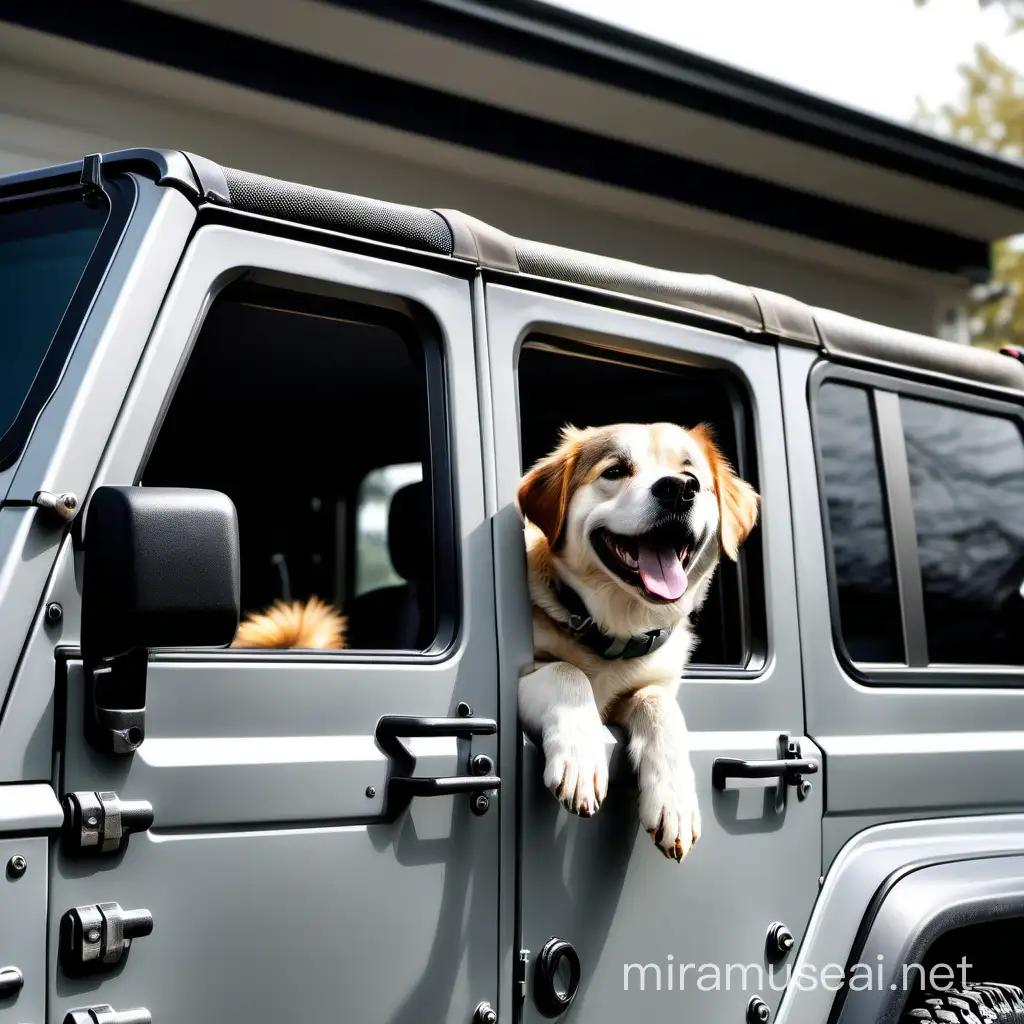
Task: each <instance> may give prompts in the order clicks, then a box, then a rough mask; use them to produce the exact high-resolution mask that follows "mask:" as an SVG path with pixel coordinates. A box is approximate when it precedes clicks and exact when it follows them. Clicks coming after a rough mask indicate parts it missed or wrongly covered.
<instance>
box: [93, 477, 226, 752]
mask: <svg viewBox="0 0 1024 1024" xmlns="http://www.w3.org/2000/svg"><path fill="white" fill-rule="evenodd" d="M84 552H85V555H84V559H85V560H84V567H83V586H82V661H83V663H84V668H85V673H86V709H85V721H86V732H87V736H88V739H89V742H90V743H92V744H93V746H95V747H96V748H97V749H99V750H102V751H105V752H108V753H109V752H113V753H119V754H127V753H131V752H132V751H133V750H135V749H136V748H137V747H138V746H139V744H140V743H142V741H143V739H144V738H145V717H146V665H147V662H148V657H149V652H150V651H152V650H157V649H160V648H180V647H226V646H227V645H228V644H230V643H231V641H232V640H233V639H234V637H235V632H236V631H237V629H238V617H239V587H238V583H239V568H238V564H239V558H238V519H237V516H236V514H235V506H234V505H233V504H232V502H231V500H230V498H228V497H227V495H224V494H221V493H219V492H218V491H205V490H194V489H191V488H172V487H100V488H98V489H97V490H96V492H95V493H94V494H93V496H92V500H91V501H90V502H89V509H88V514H87V517H86V523H85V541H84Z"/></svg>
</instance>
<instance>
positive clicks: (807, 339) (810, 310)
mask: <svg viewBox="0 0 1024 1024" xmlns="http://www.w3.org/2000/svg"><path fill="white" fill-rule="evenodd" d="M101 165H102V166H103V167H106V168H108V169H110V170H127V171H136V172H138V173H141V174H144V175H145V176H147V177H150V178H152V179H154V180H155V181H157V183H158V184H161V185H167V186H170V187H173V188H176V189H178V190H179V191H181V192H183V193H184V194H185V195H186V196H188V197H189V198H190V199H191V200H192V201H194V202H195V203H196V204H197V205H206V206H212V207H214V208H217V209H221V210H225V211H229V210H230V211H235V212H237V213H242V214H250V215H255V216H259V217H265V218H272V219H274V220H277V221H282V222H289V223H291V224H297V225H303V226H305V227H308V228H317V229H321V230H323V231H330V232H340V233H343V234H345V235H347V236H350V237H354V238H360V239H366V240H368V241H371V242H376V243H383V244H386V245H388V246H398V247H401V248H403V249H406V250H411V251H412V252H418V253H429V254H433V255H435V256H441V257H449V258H451V259H455V260H460V261H464V262H466V263H468V264H472V265H476V266H478V267H480V268H482V269H483V270H484V271H486V272H488V273H489V274H492V275H528V276H530V277H531V278H540V279H544V280H546V281H550V282H553V283H558V284H560V285H563V286H569V287H573V286H575V287H578V288H585V289H591V290H601V291H608V292H616V293H619V294H621V295H627V296H631V297H633V298H635V299H638V300H642V301H644V302H654V303H658V304H660V305H662V306H669V307H674V308H675V309H676V310H678V311H680V313H682V314H684V315H686V314H689V315H692V316H694V317H696V318H698V319H699V318H702V317H710V318H713V319H714V320H715V322H716V323H715V327H716V329H717V330H719V331H721V330H722V329H723V328H724V329H727V330H729V329H731V330H733V331H735V332H737V333H743V334H746V335H749V336H751V337H753V338H763V339H764V340H771V339H778V340H781V341H784V342H788V343H792V344H798V345H806V346H811V347H815V348H818V349H819V350H820V351H821V352H822V353H823V354H826V355H828V356H829V357H830V358H832V359H835V360H837V361H844V362H851V363H856V364H861V365H865V364H873V365H876V366H879V365H880V366H886V367H889V368H893V367H902V368H905V369H906V370H908V371H912V372H913V371H919V372H924V373H927V374H928V375H930V376H931V375H935V374H938V375H942V376H944V377H947V378H953V379H957V380H960V381H962V382H969V383H975V384H983V385H987V386H990V387H997V388H1005V389H1009V390H1012V391H1015V392H1020V391H1024V363H1021V362H1019V361H1018V360H1015V359H1012V358H1006V357H1005V356H1003V355H1000V354H998V353H994V352H991V351H988V350H984V349H977V348H971V347H969V346H965V345H960V344H957V343H955V342H949V341H943V340H940V339H937V338H933V337H929V336H927V335H920V334H914V333H912V332H909V331H903V330H899V329H896V328H892V327H885V326H882V325H879V324H875V323H871V322H869V321H866V320H860V319H857V318H855V317H851V316H847V315H845V314H842V313H837V312H835V311H832V310H826V309H821V308H818V307H814V306H810V305H807V304H806V303H803V302H801V301H799V300H797V299H793V298H791V297H789V296H785V295H780V294H778V293H776V292H772V291H767V290H765V289H761V288H752V287H749V286H746V285H741V284H737V283H735V282H732V281H727V280H725V279H724V278H720V277H716V276H713V275H709V274H690V273H681V272H677V271H669V270H661V269H658V268H655V267H648V266H644V265H643V264H639V263H631V262H629V261H626V260H618V259H613V258H611V257H606V256H597V255H593V254H590V253H585V252H579V251H576V250H573V249H568V248H564V247H562V246H557V245H549V244H546V243H543V242H534V241H529V240H527V239H522V238H518V237H516V236H514V235H511V234H508V233H506V232H505V231H502V230H501V229H499V228H496V227H493V226H491V225H490V224H486V223H484V222H483V221H480V220H477V219H476V218H474V217H471V216H469V215H467V214H465V213H461V212H459V211H456V210H446V209H438V210H426V209H421V208H418V207H413V206H404V205H401V204H398V203H389V202H384V201H382V200H377V199H367V198H364V197H362V196H354V195H349V194H347V193H344V192H335V191H332V190H330V189H322V188H316V187H314V186H311V185H301V184H297V183H295V182H289V181H282V180H280V179H277V178H271V177H267V176H265V175H260V174H253V173H250V172H248V171H242V170H237V169H235V168H230V167H222V166H221V165H219V164H217V163H214V162H213V161H212V160H208V159H206V158H205V157H200V156H196V155H194V154H191V153H184V152H179V151H173V150H155V149H153V150H150V149H130V150H119V151H117V152H113V153H108V154H105V155H103V156H102V157H100V156H98V155H93V156H89V157H86V158H85V160H83V161H82V162H76V163H70V164H63V165H59V166H56V167H49V168H43V169H40V170H37V171H30V172H26V173H23V174H15V175H9V176H7V177H6V178H4V179H0V201H2V200H4V199H7V198H14V197H16V196H18V195H22V194H24V193H26V192H34V191H37V190H38V189H39V187H40V185H42V184H43V183H44V182H45V183H46V186H47V187H49V188H72V187H82V188H85V189H89V188H92V187H98V174H99V168H100V166H101Z"/></svg>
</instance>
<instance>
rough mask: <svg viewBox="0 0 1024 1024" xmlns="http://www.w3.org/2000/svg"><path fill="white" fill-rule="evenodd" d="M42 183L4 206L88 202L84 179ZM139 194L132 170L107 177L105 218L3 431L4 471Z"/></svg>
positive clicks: (6, 199)
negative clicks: (50, 184) (52, 184)
mask: <svg viewBox="0 0 1024 1024" xmlns="http://www.w3.org/2000/svg"><path fill="white" fill-rule="evenodd" d="M39 184H40V186H41V187H40V189H38V190H36V191H32V192H17V193H15V194H13V195H10V196H4V195H0V207H2V210H3V211H7V210H20V209H22V208H31V207H33V206H48V205H54V204H60V203H63V202H69V201H70V202H79V203H81V202H84V198H83V193H82V186H81V185H80V184H77V185H69V186H55V187H47V182H46V181H45V179H44V180H41V181H40V182H39ZM138 194H139V185H138V183H137V182H136V181H135V179H134V178H133V177H132V176H131V175H130V174H115V175H111V176H110V177H106V178H104V181H103V197H102V199H101V200H100V203H101V205H102V206H103V207H104V209H105V213H104V214H103V217H104V220H103V224H102V226H101V227H100V228H99V230H98V231H97V233H96V240H95V242H94V244H93V248H92V252H91V253H90V255H89V257H88V259H87V260H86V261H85V263H84V265H83V267H82V272H81V274H80V275H79V278H78V281H77V283H76V284H75V288H74V290H73V291H72V293H71V295H70V296H69V297H68V301H67V305H66V306H65V307H64V310H63V312H62V314H61V318H60V321H59V323H58V325H57V328H56V330H55V331H54V333H53V337H52V338H51V339H50V343H49V344H48V345H47V347H46V350H45V351H44V352H43V355H42V358H41V359H40V361H39V366H38V367H37V368H36V373H35V376H34V378H33V380H32V383H31V384H30V386H29V388H28V390H27V391H26V393H25V395H24V396H23V399H22V403H21V407H20V409H19V410H18V413H17V415H16V416H15V417H14V419H13V420H12V421H11V423H10V425H9V426H8V427H7V428H6V430H5V431H4V432H3V433H2V434H0V471H3V470H6V469H9V468H10V467H11V466H13V465H14V464H15V463H16V462H18V460H19V459H20V458H21V456H22V453H23V452H24V450H25V446H26V444H27V443H28V440H29V437H30V436H31V434H32V431H33V429H34V428H35V423H36V419H37V418H38V416H39V413H40V410H41V409H42V408H43V407H44V406H45V405H46V403H47V402H48V401H49V399H50V397H51V396H52V395H53V392H54V391H55V389H56V387H57V385H58V384H59V382H60V378H61V374H62V373H63V370H64V367H65V366H66V364H67V361H68V358H69V357H70V355H71V351H72V349H73V348H74V346H75V342H76V340H77V338H78V335H79V333H80V332H81V330H82V327H83V325H84V324H85V319H86V314H87V313H88V312H89V309H90V308H91V307H92V304H93V300H94V299H95V297H96V294H97V293H98V291H99V288H100V285H101V284H102V283H103V279H104V278H105V276H106V273H107V270H108V268H109V267H110V265H111V263H112V262H113V259H114V256H115V255H116V253H117V250H118V248H119V247H120V244H121V240H122V238H123V237H124V234H125V231H126V229H127V227H128V222H129V220H130V219H131V217H132V214H133V213H134V211H135V207H136V205H137V200H138Z"/></svg>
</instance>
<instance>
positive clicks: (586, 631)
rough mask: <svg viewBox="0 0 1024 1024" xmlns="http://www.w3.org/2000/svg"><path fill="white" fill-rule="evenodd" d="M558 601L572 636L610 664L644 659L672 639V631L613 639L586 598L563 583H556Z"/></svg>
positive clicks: (654, 630) (663, 630) (659, 630)
mask: <svg viewBox="0 0 1024 1024" xmlns="http://www.w3.org/2000/svg"><path fill="white" fill-rule="evenodd" d="M554 592H555V597H556V598H558V600H559V601H560V602H561V603H562V605H563V607H564V608H565V610H566V611H567V612H568V613H569V632H570V633H572V635H573V637H574V638H575V639H576V640H578V641H579V642H580V643H581V644H584V645H585V646H587V647H589V648H590V649H591V650H592V651H593V652H594V653H595V654H597V655H599V656H600V657H602V658H605V659H606V660H608V661H618V660H622V661H628V660H629V659H630V658H642V657H643V656H644V655H645V654H651V653H652V652H653V651H656V650H657V649H658V648H659V647H661V646H662V645H663V644H664V643H665V641H666V640H668V638H669V637H670V636H671V635H672V630H671V629H664V628H662V629H649V630H648V631H647V632H646V633H641V634H640V635H639V636H614V635H612V634H610V633H606V632H605V631H604V630H603V629H602V628H601V627H600V626H599V625H598V624H597V623H596V622H595V621H594V620H593V618H592V617H591V614H590V612H589V611H588V609H587V606H586V605H585V604H584V603H583V598H582V597H580V595H579V594H577V593H576V591H575V590H573V589H572V587H570V586H568V585H566V584H565V583H563V582H562V581H561V580H559V579H556V580H555V582H554Z"/></svg>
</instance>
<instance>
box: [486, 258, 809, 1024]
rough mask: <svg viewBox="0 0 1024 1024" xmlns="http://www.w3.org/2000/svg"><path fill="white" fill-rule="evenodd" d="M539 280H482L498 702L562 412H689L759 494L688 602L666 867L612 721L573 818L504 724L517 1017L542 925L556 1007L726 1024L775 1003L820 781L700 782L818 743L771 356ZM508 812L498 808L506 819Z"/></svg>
mask: <svg viewBox="0 0 1024 1024" xmlns="http://www.w3.org/2000/svg"><path fill="white" fill-rule="evenodd" d="M545 290H546V291H547V290H550V291H552V292H553V294H538V293H537V292H535V291H533V290H531V285H530V284H529V283H525V284H519V285H515V283H514V281H513V279H512V278H511V277H510V276H507V275H506V276H505V277H504V278H503V279H502V280H501V282H500V283H497V282H495V283H491V284H489V285H488V286H487V289H486V298H487V331H488V339H489V360H490V378H489V379H490V396H491V401H492V415H493V434H492V440H493V458H494V481H495V491H494V499H493V500H494V507H495V527H494V532H495V551H496V559H497V562H496V567H497V570H496V571H497V592H498V617H499V621H500V622H501V624H502V628H501V630H500V632H499V638H498V639H499V649H500V658H501V693H502V714H503V717H506V718H511V716H512V715H514V714H515V706H516V705H515V700H516V698H515V692H516V680H517V677H518V674H519V672H520V671H521V669H522V668H523V667H524V666H525V665H528V664H529V662H530V661H531V636H530V634H531V627H530V610H529V601H528V597H527V594H526V591H525V587H524V578H525V576H524V560H523V543H522V536H521V524H520V522H519V518H518V515H517V513H516V510H515V506H514V503H515V494H516V487H517V483H518V480H519V477H520V474H521V472H522V471H523V469H524V468H526V467H528V466H529V465H530V464H531V463H532V462H533V461H534V460H535V459H537V458H539V457H540V456H541V455H543V454H545V453H546V451H547V450H549V449H550V448H551V447H553V446H554V444H555V442H556V437H557V431H558V429H559V428H560V427H561V425H562V424H564V423H567V422H569V423H574V424H575V425H576V426H579V427H583V426H589V425H599V424H607V423H615V422H621V421H628V422H652V421H658V420H671V421H675V422H679V423H681V424H683V425H685V426H693V425H695V424H696V423H698V422H700V421H702V420H709V421H711V422H712V423H713V425H714V427H715V430H716V433H717V435H718V438H719V440H720V442H721V444H722V445H723V447H724V448H725V450H726V452H727V453H728V454H729V455H730V457H731V458H732V459H733V460H734V462H735V464H736V465H737V468H738V470H739V472H740V474H741V475H743V476H744V477H745V478H746V479H748V480H750V481H751V482H752V483H754V484H755V486H756V487H757V489H758V490H759V492H760V493H761V496H762V501H763V511H762V519H761V523H760V525H759V526H758V527H757V529H756V530H755V531H754V533H753V534H752V535H751V537H750V538H749V540H748V541H747V543H746V545H745V546H744V549H743V554H742V557H741V559H740V561H739V563H738V564H737V565H733V564H731V563H728V564H725V565H723V566H722V567H721V569H720V570H719V574H718V576H717V579H716V583H715V585H714V588H713V590H712V593H711V595H710V596H709V598H708V601H707V603H706V605H705V607H704V609H703V610H702V611H701V613H700V614H699V615H698V616H697V619H696V628H697V632H698V634H699V635H700V646H699V647H698V648H697V651H696V653H695V655H694V662H693V664H691V666H690V667H689V668H688V669H687V670H686V672H685V674H684V681H683V685H682V687H681V690H680V697H679V699H680V702H681V705H682V708H683V711H684V714H685V716H686V719H687V724H688V727H689V730H690V733H691V741H692V761H693V766H694V769H695V772H696V777H697V786H698V795H699V799H700V805H701V811H702V817H703V837H702V838H701V840H700V842H699V843H698V844H697V845H696V847H695V848H694V850H693V852H691V854H690V855H689V856H688V857H687V858H686V859H685V860H684V861H683V863H682V865H677V864H676V863H675V862H673V861H669V860H666V859H665V858H664V857H662V855H661V854H660V852H659V851H658V850H657V849H656V848H655V846H654V844H653V843H652V842H651V839H650V838H649V837H648V835H647V833H646V832H645V831H644V830H643V829H641V828H640V827H639V824H638V820H637V809H636V803H637V794H636V783H635V780H634V777H633V773H632V770H631V768H630V765H629V763H628V759H627V757H626V756H625V752H624V750H623V746H624V744H623V736H622V734H621V733H620V732H617V731H616V732H614V733H613V732H612V731H609V732H608V735H607V743H608V748H609V752H610V754H611V780H612V781H611V789H610V792H609V796H608V798H607V800H606V802H605V803H604V804H603V805H602V807H601V809H600V812H599V813H598V814H597V815H596V816H595V817H594V818H592V819H589V820H584V819H579V818H576V817H573V816H571V815H570V814H569V813H568V812H566V811H565V810H563V809H562V807H561V806H560V805H559V803H558V802H557V801H556V800H555V799H554V797H553V796H552V795H551V794H550V793H549V792H547V790H546V789H545V788H544V785H543V782H542V767H543V765H542V754H541V751H540V750H539V748H538V747H537V746H536V745H535V744H536V742H537V738H536V737H530V736H522V735H520V736H519V737H517V736H515V735H514V734H513V731H512V730H508V731H507V732H506V733H505V735H503V737H502V742H503V745H504V746H503V750H502V755H503V763H505V764H510V763H513V762H514V759H515V758H516V756H517V755H518V756H519V758H520V768H519V770H520V772H521V779H520V783H519V785H520V793H521V797H520V800H521V802H520V807H519V815H520V820H521V826H520V828H521V831H520V833H519V837H518V838H519V843H520V847H519V850H520V854H519V856H520V860H519V871H518V875H517V876H516V877H514V878H510V877H508V875H506V876H505V877H504V878H503V883H504V887H505V888H504V890H503V892H504V898H505V899H507V900H512V899H515V900H517V901H518V912H519V921H520V933H519V943H520V947H519V951H517V953H518V958H519V960H518V966H519V972H520V974H519V980H520V981H521V982H522V985H521V987H520V989H519V991H520V992H521V993H522V994H523V996H524V998H523V1002H522V1005H521V1019H522V1020H524V1021H540V1020H542V1019H544V1017H543V1015H542V1009H541V1003H542V1002H543V999H544V996H545V994H547V995H548V996H550V994H551V992H550V990H551V989H552V988H553V989H554V990H555V991H556V993H557V992H561V993H562V994H563V995H564V994H565V991H566V986H567V985H569V984H570V983H571V981H572V977H571V975H572V970H571V968H572V963H571V953H569V954H567V955H566V956H564V957H562V958H561V962H556V963H555V964H554V973H555V975H556V977H555V978H554V980H553V983H550V982H548V981H547V980H546V975H545V972H544V969H543V965H542V966H541V968H540V970H538V965H537V959H538V954H539V953H540V952H541V951H542V949H544V947H545V945H546V944H547V943H548V942H549V941H550V940H551V939H552V938H558V939H561V940H565V941H566V942H568V943H569V944H571V946H572V947H573V948H574V950H575V952H576V954H577V955H578V958H579V963H580V968H579V974H580V981H579V988H578V992H577V994H576V996H575V1000H574V1002H573V1004H572V1005H571V1008H570V1009H569V1010H568V1011H567V1013H566V1019H569V1020H579V1021H586V1022H588V1024H590V1022H594V1024H597V1022H604V1021H607V1022H618V1021H622V1020H641V1019H642V1020H648V1019H650V1020H654V1019H658V1020H660V1019H666V1020H667V1019H673V1020H692V1021H702V1022H707V1024H715V1022H723V1024H725V1022H735V1021H740V1020H743V1019H744V1014H745V1013H746V1012H747V1006H748V1003H749V1002H750V1000H751V999H753V998H755V997H757V998H760V999H761V1000H763V1001H764V1003H765V1004H766V1005H767V1007H768V1009H769V1011H771V1012H774V1009H775V1007H776V1006H777V1005H778V1002H779V999H780V995H781V989H782V988H783V987H784V985H785V968H786V964H787V963H791V962H792V959H793V957H794V950H795V947H796V946H798V945H799V943H800V940H801V937H802V936H803V933H804V929H805V926H806V924H807V921H808V919H809V916H810V912H811V908H812V906H813V904H814V902H815V899H816V896H817V891H818V876H819V866H820V848H821V840H820V829H821V813H822V810H821V809H822V799H821V794H822V789H823V784H822V778H821V775H817V776H810V777H808V778H806V779H805V780H804V781H805V783H807V785H805V786H803V787H802V788H801V787H799V786H789V785H785V784H782V783H780V781H779V780H778V779H777V778H760V779H753V778H740V779H729V780H728V781H727V782H725V784H724V788H722V789H717V788H715V787H714V786H713V784H712V765H713V763H714V762H715V760H716V759H717V758H720V757H728V758H735V759H743V760H746V761H767V760H775V759H779V758H785V757H786V756H788V755H790V754H793V753H795V752H796V747H798V748H799V753H800V756H802V757H803V758H815V759H817V760H818V761H820V757H818V753H817V751H816V749H815V747H814V746H813V744H812V743H811V742H810V741H809V740H808V739H807V737H806V735H805V734H804V732H805V726H804V713H803V700H802V692H801V665H800V647H799V635H798V628H797V612H796V591H795V583H794V568H793V533H792V528H791V523H790V511H789V489H788V482H787V466H786V444H785V431H784V428H783V421H782V412H781V402H780V395H779V376H778V367H777V353H776V350H775V348H774V346H772V345H771V344H763V343H760V342H755V341H751V340H746V339H744V338H742V337H738V336H729V335H726V334H720V333H716V332H715V331H714V330H713V329H705V328H699V327H694V326H688V325H686V324H684V323H680V322H672V321H670V320H668V319H666V318H665V313H664V311H663V310H664V307H662V308H661V309H658V308H657V307H656V306H653V305H652V306H650V307H649V312H648V313H647V314H646V315H643V314H641V313H636V312H626V311H625V310H623V309H621V308H615V307H616V306H621V305H623V304H624V303H623V301H622V300H621V299H618V298H616V297H615V296H612V295H609V294H601V295H599V296H595V293H593V292H592V291H591V292H589V295H588V293H584V292H583V291H582V290H578V291H575V292H574V291H572V290H571V289H569V288H565V289H555V288H550V289H549V288H546V289H545ZM599 303H600V304H599ZM636 305H637V304H634V305H633V307H632V308H634V309H635V308H636ZM784 735H785V737H786V739H785V740H781V739H780V738H781V737H783V736H784ZM780 744H781V746H780ZM791 744H792V745H794V746H791ZM506 771H508V769H506ZM513 814H514V809H512V808H510V807H509V806H507V805H506V806H504V807H503V816H504V818H505V819H508V818H511V817H512V816H513ZM504 827H505V828H506V833H505V834H506V835H511V833H512V826H511V825H505V826H504ZM776 924H782V925H784V926H785V928H786V929H787V930H788V931H789V932H790V933H791V934H792V936H793V946H792V947H791V948H779V946H778V945H777V944H776V943H775V942H774V941H769V934H770V933H772V929H773V926H774V925H776ZM772 934H773V935H775V934H778V933H777V932H775V933H772ZM788 945H789V944H788V943H786V942H785V939H784V936H783V942H782V946H783V947H788ZM773 955H774V956H775V959H774V960H773V959H772V956H773ZM556 960H557V958H556ZM769 967H773V968H774V970H775V971H776V972H777V973H775V974H774V975H771V974H770V973H769Z"/></svg>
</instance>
